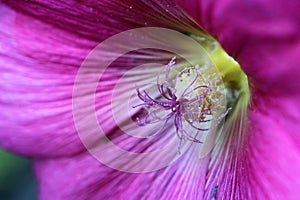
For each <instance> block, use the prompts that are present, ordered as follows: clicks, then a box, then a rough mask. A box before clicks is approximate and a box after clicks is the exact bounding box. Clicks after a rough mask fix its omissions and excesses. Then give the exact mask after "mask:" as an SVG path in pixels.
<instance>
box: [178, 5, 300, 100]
mask: <svg viewBox="0 0 300 200" xmlns="http://www.w3.org/2000/svg"><path fill="white" fill-rule="evenodd" d="M177 2H178V3H179V4H180V5H181V6H182V7H183V8H184V9H185V10H186V11H187V12H188V13H189V14H191V16H192V17H194V19H195V20H197V21H198V22H199V23H200V25H202V26H203V27H204V28H206V29H207V30H208V32H209V33H211V34H212V35H213V36H214V37H216V38H217V39H218V41H219V42H220V43H221V45H222V46H223V47H224V48H225V50H226V51H227V52H228V53H229V54H230V55H231V56H233V57H234V58H235V59H236V60H237V61H238V62H239V63H240V64H241V67H242V68H243V70H244V71H245V72H246V74H247V75H248V76H249V78H250V80H251V81H252V83H253V84H254V87H256V88H257V89H258V90H261V91H263V92H265V93H272V94H274V93H275V94H285V95H290V94H294V93H297V92H296V91H299V85H300V79H299V78H298V77H299V76H300V70H299V65H298V61H299V57H300V34H299V30H300V14H299V11H298V8H299V7H300V2H299V1H297V0H291V1H288V2H287V1H282V0H276V1H271V0H267V1H266V0H258V1H255V0H250V1H238V0H219V1H209V0H196V1H193V6H191V5H192V4H191V1H189V0H178V1H177Z"/></svg>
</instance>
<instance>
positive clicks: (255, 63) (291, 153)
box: [177, 0, 300, 199]
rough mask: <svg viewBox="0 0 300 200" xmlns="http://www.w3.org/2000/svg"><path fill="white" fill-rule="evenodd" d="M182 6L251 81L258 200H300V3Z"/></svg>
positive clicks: (231, 1) (253, 178)
mask: <svg viewBox="0 0 300 200" xmlns="http://www.w3.org/2000/svg"><path fill="white" fill-rule="evenodd" d="M177 2H178V3H179V4H180V5H181V6H182V7H183V8H184V9H185V11H186V12H187V13H188V14H190V15H191V16H193V18H194V19H195V20H196V21H197V22H198V23H199V24H200V25H201V26H203V27H204V28H205V29H206V30H208V32H209V33H211V34H212V35H213V36H214V37H215V38H217V40H218V41H219V42H220V43H221V45H222V47H223V48H224V49H225V50H226V51H227V53H228V54H229V55H231V56H232V57H234V58H235V59H236V60H237V61H238V62H239V63H240V65H241V67H242V69H243V70H244V72H245V73H246V74H247V76H248V78H249V81H250V90H251V100H250V108H249V111H248V113H249V114H248V115H249V134H248V137H249V139H248V145H247V147H246V149H245V151H246V152H247V160H248V163H249V166H250V167H249V171H248V172H247V173H248V176H249V180H250V185H249V187H251V188H252V192H251V193H252V194H253V197H252V198H254V199H299V197H300V192H299V190H298V189H297V188H299V186H300V181H299V177H300V172H299V170H297V169H299V167H300V141H299V138H300V135H299V133H300V126H299V122H300V103H299V102H300V97H299V94H300V92H299V91H300V89H299V85H300V81H299V78H297V77H299V75H300V70H299V66H298V63H299V57H300V34H299V29H300V14H299V12H298V9H297V8H299V6H300V4H299V1H289V2H286V1H280V0H278V1H268V0H267V1H260V0H253V1H252V0H250V1H243V2H242V1H235V0H220V1H205V0H203V1H201V0H199V1H197V0H195V1H185V0H178V1H177ZM191 5H194V6H191Z"/></svg>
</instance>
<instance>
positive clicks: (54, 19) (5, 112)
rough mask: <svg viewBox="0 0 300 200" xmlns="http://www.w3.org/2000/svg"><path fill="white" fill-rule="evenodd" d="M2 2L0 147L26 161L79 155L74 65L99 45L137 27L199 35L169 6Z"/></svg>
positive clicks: (109, 2)
mask: <svg viewBox="0 0 300 200" xmlns="http://www.w3.org/2000/svg"><path fill="white" fill-rule="evenodd" d="M5 2H6V3H7V4H8V5H9V6H10V7H6V6H5V5H3V4H2V5H1V8H0V9H1V20H0V25H1V30H0V42H1V46H0V56H1V65H0V73H1V74H0V76H1V79H0V89H1V96H0V109H1V112H0V145H1V146H2V147H4V148H6V149H9V150H11V151H14V152H17V153H21V154H24V155H28V156H67V155H74V154H76V153H79V152H81V151H83V150H84V147H83V145H82V144H81V141H80V140H79V137H78V135H77V131H76V129H75V126H74V122H73V116H72V90H73V83H74V80H75V76H76V73H77V70H78V68H79V66H80V64H81V63H82V61H83V60H84V58H85V57H86V56H87V55H88V53H89V51H90V50H92V49H93V47H94V46H96V45H97V44H98V43H99V42H101V41H103V40H104V39H106V38H108V37H109V36H111V35H113V34H115V33H118V32H120V31H123V30H127V29H130V28H136V27H141V26H161V27H170V28H174V29H178V30H182V31H183V30H189V31H190V32H197V31H199V29H198V27H197V25H196V24H195V23H194V22H193V21H191V20H190V19H189V18H188V17H186V16H185V15H184V14H183V13H182V12H181V11H180V9H178V8H176V7H174V3H172V2H169V1H166V2H164V3H155V2H151V1H147V2H142V1H134V2H132V3H130V2H127V3H121V2H119V1H101V2H100V1H99V2H94V3H91V2H90V3H78V2H77V1H70V2H68V3H66V2H65V1H5ZM167 8H168V11H166V12H164V13H163V14H161V12H162V10H164V11H165V10H166V9H167ZM119 66H121V65H116V68H117V67H119ZM87 79H88V78H87ZM83 84H84V83H83ZM82 117H83V118H84V116H82Z"/></svg>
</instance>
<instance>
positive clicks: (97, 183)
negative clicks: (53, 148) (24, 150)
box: [35, 150, 207, 200]
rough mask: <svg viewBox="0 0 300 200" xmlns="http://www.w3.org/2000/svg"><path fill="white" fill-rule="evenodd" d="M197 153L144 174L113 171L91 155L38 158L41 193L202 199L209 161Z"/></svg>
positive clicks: (77, 196)
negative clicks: (201, 158) (200, 158)
mask: <svg viewBox="0 0 300 200" xmlns="http://www.w3.org/2000/svg"><path fill="white" fill-rule="evenodd" d="M194 153H196V152H195V151H193V150H191V151H189V153H188V154H186V155H184V157H182V158H181V159H180V160H179V161H178V162H176V163H175V164H174V165H173V166H171V167H168V168H166V169H162V170H159V171H157V172H151V173H144V174H130V173H124V172H120V171H116V170H113V169H111V168H108V167H106V166H103V165H101V164H100V163H99V162H98V161H96V160H94V159H93V158H92V157H91V156H90V155H89V154H81V155H78V156H76V157H72V158H63V159H54V160H38V161H36V163H35V166H36V171H37V177H38V181H39V182H40V196H41V199H43V200H47V199H57V200H60V199H64V200H68V199H70V200H76V199H78V200H79V199H143V198H145V199H201V196H202V195H203V191H204V188H203V186H204V184H203V181H205V170H204V169H205V168H206V167H207V160H199V158H198V157H197V156H193V154H194ZM149 164H151V163H149ZM50 177H51V178H50Z"/></svg>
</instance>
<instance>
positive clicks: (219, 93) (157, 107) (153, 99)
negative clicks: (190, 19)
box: [133, 35, 246, 143]
mask: <svg viewBox="0 0 300 200" xmlns="http://www.w3.org/2000/svg"><path fill="white" fill-rule="evenodd" d="M190 36H191V37H192V38H194V39H195V40H196V41H198V42H199V43H200V44H201V45H202V46H203V47H204V48H205V50H206V51H207V52H208V53H209V55H210V56H211V59H212V60H213V62H215V64H216V66H217V67H216V66H211V64H208V63H202V64H199V65H195V66H186V65H180V64H177V63H176V62H175V60H176V57H173V58H172V59H171V61H170V62H169V63H168V64H167V65H166V66H165V67H163V69H162V70H161V71H160V72H159V73H158V74H157V79H156V83H155V84H154V86H153V85H152V87H151V86H149V87H148V89H143V90H141V89H140V88H137V89H136V91H137V97H138V98H139V99H140V100H141V101H142V103H141V104H138V105H134V106H133V108H137V109H140V110H142V111H143V112H140V113H139V115H138V116H137V117H136V118H135V119H134V120H135V122H136V123H137V124H138V125H140V126H146V125H149V124H155V123H158V122H163V123H162V128H161V129H159V131H158V132H157V134H158V133H159V132H160V131H162V130H163V129H164V127H165V126H166V125H167V124H170V123H173V125H174V127H175V130H176V133H177V136H178V137H179V139H180V140H189V141H192V142H196V143H202V142H203V141H202V140H201V133H207V132H209V131H212V130H215V129H218V128H220V127H221V125H222V122H223V120H224V119H225V117H226V115H227V114H228V113H229V112H230V110H231V109H232V105H234V104H235V102H236V99H237V96H238V95H237V94H236V93H237V92H239V91H240V90H241V88H242V87H243V85H242V83H243V81H244V80H245V79H246V76H245V75H244V74H243V72H242V71H241V69H240V68H239V65H238V63H237V62H235V61H234V60H233V59H232V58H231V57H229V56H228V55H227V54H226V53H225V52H224V51H223V50H222V48H221V47H220V46H219V45H218V43H216V42H215V41H213V40H212V39H207V38H202V37H201V38H200V37H196V36H193V35H190ZM149 88H150V89H149Z"/></svg>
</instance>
